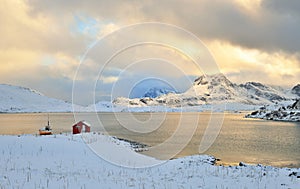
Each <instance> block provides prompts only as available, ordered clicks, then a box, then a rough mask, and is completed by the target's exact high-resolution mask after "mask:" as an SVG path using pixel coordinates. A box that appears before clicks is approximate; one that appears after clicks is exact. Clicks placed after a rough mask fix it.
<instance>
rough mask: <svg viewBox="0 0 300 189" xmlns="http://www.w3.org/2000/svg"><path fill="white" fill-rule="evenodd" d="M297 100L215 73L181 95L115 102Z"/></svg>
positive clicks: (168, 103)
mask: <svg viewBox="0 0 300 189" xmlns="http://www.w3.org/2000/svg"><path fill="white" fill-rule="evenodd" d="M295 98H297V96H296V95H295V94H290V93H285V92H283V90H279V88H275V87H272V86H268V85H264V84H261V83H257V82H247V83H245V84H241V85H237V84H235V83H232V82H231V81H230V80H228V79H227V78H226V77H225V75H223V74H214V75H202V76H200V77H198V78H197V79H195V81H194V84H193V86H192V87H191V88H190V89H188V90H187V91H186V92H184V93H181V94H176V93H168V94H163V95H160V96H158V97H156V98H151V97H144V98H136V99H128V98H123V97H122V98H117V99H115V100H114V101H113V103H114V104H116V105H122V106H127V107H145V106H168V107H186V106H187V107H191V106H200V105H207V104H222V103H238V104H246V105H265V104H273V103H281V102H286V101H289V100H292V99H295Z"/></svg>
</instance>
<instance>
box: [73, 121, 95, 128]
mask: <svg viewBox="0 0 300 189" xmlns="http://www.w3.org/2000/svg"><path fill="white" fill-rule="evenodd" d="M80 122H81V123H83V124H84V125H86V126H89V127H91V124H90V123H89V122H87V121H85V120H81V121H78V122H77V123H74V124H73V127H74V126H75V125H77V124H78V123H80Z"/></svg>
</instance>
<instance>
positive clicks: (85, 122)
mask: <svg viewBox="0 0 300 189" xmlns="http://www.w3.org/2000/svg"><path fill="white" fill-rule="evenodd" d="M82 123H84V124H85V125H87V126H89V127H90V126H91V124H90V123H89V122H87V121H85V120H82Z"/></svg>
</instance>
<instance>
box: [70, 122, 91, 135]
mask: <svg viewBox="0 0 300 189" xmlns="http://www.w3.org/2000/svg"><path fill="white" fill-rule="evenodd" d="M72 127H73V134H79V133H89V132H91V125H90V124H89V123H88V122H86V121H84V120H82V121H79V122H78V123H76V124H74V125H73V126H72Z"/></svg>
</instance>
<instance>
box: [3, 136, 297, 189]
mask: <svg viewBox="0 0 300 189" xmlns="http://www.w3.org/2000/svg"><path fill="white" fill-rule="evenodd" d="M84 137H85V139H86V141H88V144H86V143H85V142H83V139H82V138H81V135H76V136H75V135H70V134H63V135H53V136H32V135H22V136H19V137H18V136H0V144H1V145H0V154H1V155H0V189H8V188H22V189H38V188H55V189H60V188H61V189H67V188H70V189H77V188H80V189H82V188H89V189H90V188H116V189H118V188H208V189H210V188H220V189H222V188H224V189H225V188H239V189H240V188H270V189H273V188H299V187H300V178H299V177H300V169H296V168H293V169H290V168H274V167H270V166H262V165H256V166H254V165H243V164H241V166H232V167H231V166H228V167H225V166H216V165H212V162H213V161H214V158H213V157H211V156H206V155H203V156H200V155H195V156H189V157H184V158H179V159H174V160H170V161H168V162H166V163H164V164H160V165H157V166H154V167H149V168H125V167H120V166H117V165H114V164H111V163H109V162H107V161H105V160H103V159H102V158H100V157H99V156H97V155H96V154H95V153H94V152H93V151H92V150H91V149H90V148H89V147H88V145H90V144H93V143H94V142H96V143H97V142H100V145H102V147H100V148H106V149H111V152H112V153H111V154H112V155H114V156H115V155H117V156H120V159H124V161H127V162H129V163H130V164H131V165H134V164H135V162H136V161H140V162H143V161H155V162H157V161H159V160H156V159H154V158H151V157H146V156H144V155H141V154H137V153H136V152H134V151H133V150H132V148H131V146H130V145H129V144H128V143H126V142H124V141H118V140H116V139H114V138H112V137H109V136H105V135H101V134H100V135H99V134H92V133H91V134H87V135H84Z"/></svg>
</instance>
